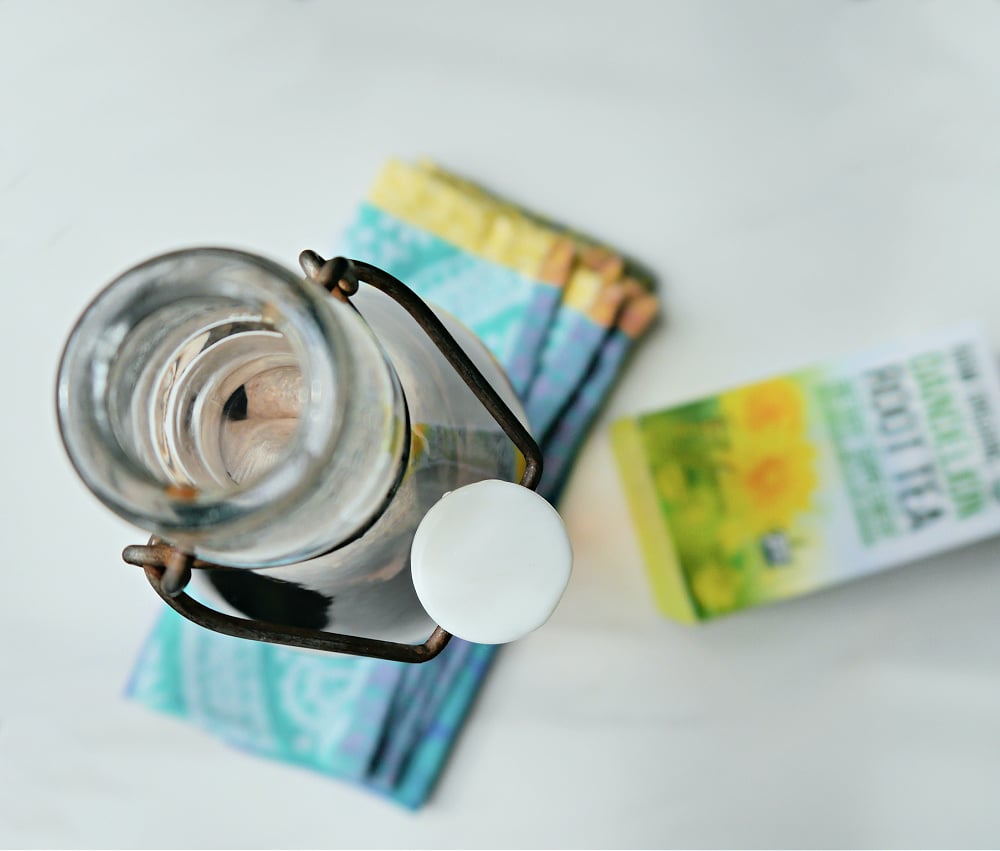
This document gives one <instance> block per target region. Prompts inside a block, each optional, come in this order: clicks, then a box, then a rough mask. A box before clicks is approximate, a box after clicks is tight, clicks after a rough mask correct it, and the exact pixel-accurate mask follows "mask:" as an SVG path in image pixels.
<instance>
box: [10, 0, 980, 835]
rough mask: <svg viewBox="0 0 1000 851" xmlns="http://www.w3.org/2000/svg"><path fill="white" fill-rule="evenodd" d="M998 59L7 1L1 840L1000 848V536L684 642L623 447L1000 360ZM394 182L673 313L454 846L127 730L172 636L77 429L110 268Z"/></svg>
mask: <svg viewBox="0 0 1000 851" xmlns="http://www.w3.org/2000/svg"><path fill="white" fill-rule="evenodd" d="M998 45H1000V3H997V2H994V0H980V1H979V2H976V1H975V0H969V2H940V1H939V2H924V3H916V2H912V3H893V2H887V0H868V1H867V2H857V1H856V0H855V1H854V2H848V0H828V2H813V3H801V2H795V0H790V2H754V3H749V2H748V3H740V2H729V3H722V2H664V3H657V2H649V3H644V4H643V3H629V2H621V0H619V2H617V3H602V4H597V3H582V2H581V3H569V2H567V3H535V2H504V3H492V4H486V3H462V2H426V3H420V4H417V3H395V4H393V3H386V2H356V3H351V4H348V3H322V2H289V0H273V1H272V2H242V3H236V2H232V3H223V2H212V3H204V2H195V1H194V0H186V1H185V2H156V3H142V4H140V3H130V2H88V3H77V2H68V0H67V2H31V0H0V272H2V276H3V287H4V295H5V310H4V315H5V316H6V317H7V322H6V323H5V325H4V330H3V333H2V334H0V344H2V346H3V349H2V357H3V361H2V362H3V363H6V364H7V367H6V369H5V370H4V377H5V381H6V386H7V391H6V396H7V399H8V403H7V414H6V416H5V417H3V418H2V420H0V434H2V438H3V439H2V441H0V446H2V447H3V469H4V471H5V481H4V487H3V489H2V494H0V500H2V506H3V517H4V518H5V520H4V525H3V544H4V549H5V557H4V559H3V581H2V585H0V592H2V593H0V646H2V648H3V649H2V651H0V844H2V845H14V846H26V847H27V846H74V845H83V846H104V847H113V846H155V847H162V846H171V847H176V846H205V847H214V846H219V847H230V846H246V847H262V848H270V847H280V846H288V847H322V846H354V847H363V846H381V847H386V846H404V847H424V846H436V847H479V846H498V845H499V846H510V847H520V846H532V847H538V846H566V845H573V846H603V845H612V846H634V845H643V846H676V845H680V846H691V847H695V846H699V847H700V846H718V845H726V846H730V845H737V846H771V847H785V846H814V845H817V846H854V845H861V846H873V845H885V846H897V845H904V846H910V847H913V846H924V845H939V846H951V847H955V846H977V845H995V844H996V843H997V842H998V841H1000V806H998V805H997V800H998V793H1000V569H998V564H997V562H998V559H1000V547H998V545H997V543H996V542H995V541H994V542H991V543H987V544H983V545H981V546H976V547H972V548H968V549H966V550H963V551H961V552H957V553H953V554H950V555H947V556H942V557H940V558H935V559H933V560H929V561H926V562H924V563H921V564H917V565H914V566H912V567H907V568H905V569H901V570H897V571H895V572H892V573H889V574H885V575H882V576H880V577H877V578H874V579H871V580H868V581H864V582H860V583H855V584H853V585H849V586H846V587H843V588H841V589H839V590H836V591H831V592H828V593H824V594H820V595H816V596H814V597H812V598H810V599H806V600H801V601H798V602H795V603H791V604H786V605H781V606H778V607H774V608H772V609H769V610H766V611H759V612H756V613H752V614H748V615H743V616H738V617H733V618H731V619H727V620H724V621H722V622H719V623H717V624H716V625H712V626H709V627H705V628H699V629H685V628H682V627H679V626H676V625H674V624H672V623H670V622H668V621H666V620H664V619H663V618H661V617H660V616H659V615H658V614H656V612H655V611H654V609H653V606H652V602H651V598H650V595H649V593H648V591H647V586H646V580H645V576H644V573H643V568H642V565H641V563H640V559H639V554H638V551H637V547H636V540H635V537H634V535H633V533H632V530H631V527H630V524H629V519H628V516H627V514H626V509H625V505H624V501H623V496H622V493H621V490H620V488H619V485H618V481H617V477H616V473H615V470H614V468H613V464H612V458H611V454H610V450H609V446H608V440H607V432H606V426H607V423H608V422H609V421H610V419H611V418H613V417H615V416H617V415H620V414H624V413H629V412H633V411H636V410H639V409H646V408H650V407H654V406H657V405H661V404H664V403H669V402H674V401H679V400H682V399H684V398H686V397H690V396H691V395H693V394H699V393H702V392H704V391H709V390H714V389H718V388H719V387H721V386H724V385H727V384H730V383H732V382H735V381H739V380H742V379H745V378H750V377H754V376H759V375H761V374H764V373H768V372H770V371H773V370H778V369H784V368H788V367H792V366H796V365H800V364H802V363H808V362H812V361H814V360H817V359H821V358H824V357H827V356H832V355H835V354H838V353H841V352H845V351H850V350H852V349H855V348H857V347H860V346H863V345H865V344H868V343H871V342H875V341H878V340H883V339H886V338H888V337H890V336H892V335H895V334H897V333H908V332H912V331H919V330H923V329H927V328H932V327H936V326H939V325H941V324H946V323H948V322H950V321H951V320H960V319H964V318H966V317H969V316H974V317H979V318H981V319H982V320H983V321H984V322H985V323H986V326H987V328H988V330H989V332H990V334H991V337H992V339H993V342H994V343H995V344H998V345H1000V286H998V278H1000V231H998V224H1000V191H998V190H1000V49H998ZM389 154H398V155H402V156H410V157H415V156H419V155H423V154H430V155H433V156H434V157H436V158H438V159H439V160H440V161H442V162H443V163H445V164H447V165H449V166H451V167H453V168H455V169H457V170H460V171H464V172H466V173H468V174H471V175H474V176H477V177H478V178H480V179H482V180H483V181H485V182H487V183H489V184H492V185H495V186H497V187H499V188H501V189H502V190H504V191H506V192H507V193H509V194H510V195H512V196H514V197H516V198H519V199H522V200H523V201H524V202H525V203H528V204H531V205H534V206H535V207H537V208H539V209H542V210H545V211H549V212H551V213H553V214H555V215H558V216H562V217H565V218H567V219H571V220H572V221H573V222H574V223H576V224H578V225H580V226H581V227H583V228H585V229H588V230H590V231H593V232H595V233H598V234H602V235H604V236H605V237H607V238H608V239H609V240H611V241H612V242H615V243H617V244H620V245H621V246H623V247H624V248H626V249H628V250H630V251H631V252H633V253H634V254H635V255H637V256H639V257H641V258H642V259H644V260H645V261H647V262H648V263H649V264H650V265H651V266H652V267H653V268H655V269H656V270H657V271H658V272H660V273H661V274H662V275H663V277H664V281H665V290H664V293H665V298H666V305H667V310H668V312H669V318H668V320H667V321H666V322H665V323H664V324H662V325H661V326H660V327H659V328H658V329H657V330H656V331H655V333H654V334H653V335H652V336H651V337H650V338H649V339H648V341H647V343H646V345H644V346H643V348H642V351H641V353H640V354H639V356H638V357H637V358H636V359H635V361H634V363H633V364H632V368H631V371H630V373H629V374H628V376H627V377H626V379H625V380H624V382H623V383H622V384H621V386H620V387H619V389H618V390H617V392H616V393H615V395H614V398H613V400H612V402H611V404H610V406H609V408H608V410H607V411H606V412H605V413H604V415H603V418H602V420H601V422H600V424H599V425H598V427H597V428H596V430H595V431H594V432H593V434H592V437H591V439H590V440H589V442H588V443H587V446H586V448H585V451H584V453H583V455H582V457H581V459H580V463H579V466H578V468H577V470H576V474H575V476H574V478H573V481H572V484H571V487H570V489H569V491H568V493H567V495H566V499H565V502H564V505H563V513H564V516H565V518H566V521H567V523H568V525H569V528H570V532H571V535H572V537H573V541H574V545H575V548H576V551H577V554H578V562H577V568H576V574H575V576H574V578H573V581H572V582H571V585H570V588H569V590H568V592H567V595H566V597H565V599H564V601H563V604H562V605H561V607H560V609H559V611H558V612H557V613H556V615H555V616H554V618H553V620H552V621H551V622H550V624H549V625H548V626H547V627H546V628H545V629H543V630H542V631H540V632H538V633H536V634H535V635H533V636H532V637H530V638H529V639H527V640H525V641H523V642H521V643H519V644H517V645H515V646H512V647H510V648H508V649H506V650H505V651H504V652H503V654H502V656H501V658H500V660H499V662H498V664H497V666H496V668H495V670H494V671H493V673H492V675H491V676H490V678H489V681H488V684H487V685H486V687H485V690H484V692H483V694H482V696H481V700H480V701H479V703H478V705H477V707H476V709H475V712H474V714H473V716H472V718H471V720H470V723H469V725H468V727H467V729H466V731H465V732H464V734H463V735H462V737H461V738H460V740H459V742H458V746H457V749H456V751H455V753H454V757H453V759H452V760H451V763H450V765H449V766H448V769H447V771H446V774H445V776H444V779H443V781H442V783H441V785H440V787H439V789H438V792H437V794H436V795H435V797H434V799H433V801H432V802H431V804H430V805H429V806H428V807H427V808H426V809H425V810H423V811H422V812H420V813H418V814H416V815H413V814H410V813H405V812H401V811H399V810H397V809H396V808H394V807H393V806H392V805H390V804H387V803H385V802H383V801H381V800H380V799H378V798H375V797H373V796H371V795H369V794H367V793H365V792H362V791H359V790H357V789H354V788H349V787H346V786H344V785H341V784H339V783H336V782H331V781H328V780H325V779H322V778H320V777H317V776H314V775H312V774H309V773H305V772H302V771H299V770H296V769H292V768H287V767H283V766H279V765H274V764H271V763H269V762H265V761H262V760H258V759H254V758H252V757H249V756H246V755H244V754H241V753H237V752H234V751H232V750H230V749H228V748H226V747H224V746H222V745H220V744H218V743H216V742H215V741H213V740H211V739H209V738H207V737H205V736H203V735H202V734H200V733H198V732H196V731H194V730H193V729H189V728H188V727H186V726H184V725H182V724H179V723H175V722H171V721H167V720H164V719H163V718H160V717H157V716H155V715H152V714H150V713H147V712H145V711H144V710H142V709H140V708H138V707H136V706H133V705H130V704H129V703H127V702H125V701H124V700H123V699H122V698H121V692H122V687H123V683H124V681H125V677H126V675H127V673H128V671H129V668H130V665H131V663H132V661H133V658H134V655H135V652H136V648H137V646H138V644H139V642H140V641H141V640H142V638H143V636H144V634H145V632H146V630H147V629H148V627H149V625H150V623H151V620H152V618H153V615H154V612H155V609H156V603H155V601H154V600H153V599H152V597H151V595H150V593H149V591H148V589H147V588H146V587H145V583H144V582H143V581H142V579H141V578H140V577H139V576H137V575H136V574H135V573H134V572H133V571H131V570H129V569H127V568H125V567H123V566H121V564H120V563H119V562H118V559H117V555H116V553H117V551H118V549H119V548H120V547H121V546H122V545H123V544H125V543H130V542H133V541H134V540H135V539H136V533H135V532H133V531H132V530H130V529H128V528H126V527H125V526H124V525H123V524H120V523H118V522H117V521H115V520H114V519H113V518H111V517H110V516H109V515H108V514H107V513H106V512H105V511H104V510H102V509H101V508H100V507H99V506H98V505H97V504H96V503H95V501H94V500H93V499H91V498H90V497H89V495H88V494H86V493H85V491H84V490H83V488H82V486H81V485H79V484H77V482H76V481H75V480H74V478H73V476H72V474H71V472H70V469H69V466H68V463H67V462H66V460H65V458H64V457H63V453H62V451H61V448H60V446H59V444H58V440H57V436H56V431H55V426H54V418H53V414H52V407H53V406H52V395H53V386H52V385H53V377H54V371H55V364H56V358H57V354H58V350H59V347H60V345H61V342H62V339H63V337H64V335H65V334H66V332H67V330H68V328H69V326H70V323H71V322H72V321H73V318H74V317H75V316H76V314H77V313H78V311H79V310H80V309H81V308H82V306H83V305H84V303H85V302H86V301H87V300H88V299H89V298H90V296H91V295H92V294H93V293H94V292H95V290H96V289H97V287H99V286H100V285H101V284H102V283H103V282H104V281H106V280H107V279H108V278H109V277H110V276H112V275H113V274H115V273H117V272H118V271H120V270H121V269H122V268H124V267H125V266H126V265H128V264H130V263H132V262H133V261H136V260H138V259H140V258H143V257H145V256H147V255H149V254H152V253H155V252H158V251H161V250H163V249H167V248H170V247H175V246H181V245H186V244H191V243H205V242H216V243H227V244H235V245H239V246H244V247H248V248H251V249H255V250H258V251H261V252H264V253H267V254H270V255H272V256H274V257H276V258H280V259H282V260H284V261H286V262H288V263H291V262H293V261H294V258H295V256H296V254H297V252H298V251H299V249H301V248H303V247H306V246H313V247H316V248H322V247H323V246H324V245H330V244H331V243H332V240H333V236H334V234H335V233H337V231H338V229H339V227H340V226H341V224H342V223H343V222H344V221H345V220H346V219H347V217H348V216H349V215H350V213H351V211H352V208H353V205H354V203H355V202H356V200H357V199H358V198H359V197H360V196H361V194H362V192H363V191H364V189H365V187H366V185H367V184H368V182H369V180H370V179H371V177H372V175H373V174H374V172H375V170H376V168H377V167H378V165H379V163H380V161H381V160H382V159H383V158H384V157H385V156H387V155H389ZM43 548H48V550H49V551H46V550H45V549H43Z"/></svg>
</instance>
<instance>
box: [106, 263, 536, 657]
mask: <svg viewBox="0 0 1000 851" xmlns="http://www.w3.org/2000/svg"><path fill="white" fill-rule="evenodd" d="M299 263H300V264H301V266H302V269H303V271H305V273H306V276H307V277H308V278H309V280H311V281H312V282H314V283H316V284H319V285H320V286H322V287H324V288H325V289H326V290H328V291H329V292H330V294H331V295H332V296H333V297H334V298H337V299H340V300H341V301H344V302H347V303H350V298H351V296H353V295H354V294H355V293H356V292H357V291H358V288H359V286H360V284H362V283H365V284H368V285H369V286H373V287H375V288H376V289H378V290H381V291H382V292H383V293H385V294H386V295H387V296H389V297H390V298H392V299H393V300H394V301H396V302H397V303H398V304H399V305H400V306H401V307H402V308H403V309H404V310H406V312H407V313H408V314H409V315H410V316H411V317H412V318H413V319H414V321H416V323H417V324H418V325H419V326H420V327H421V328H422V329H423V331H424V333H426V334H427V336H428V337H429V338H430V340H431V342H433V343H434V345H435V346H436V347H437V348H438V350H439V351H440V352H441V354H442V355H444V357H445V358H446V359H447V361H448V363H450V364H451V366H452V368H453V369H454V370H455V372H457V373H458V375H459V376H460V377H461V378H462V380H463V381H464V382H465V383H466V385H468V387H469V389H470V390H471V391H472V392H473V393H474V394H475V395H476V398H477V399H479V401H480V402H481V403H482V405H483V407H485V408H486V410H487V411H489V413H490V414H491V415H492V417H493V418H494V419H495V420H496V422H497V424H498V425H499V426H500V428H501V429H503V431H504V433H505V434H506V435H507V436H508V437H509V438H510V439H511V441H512V442H513V444H514V445H515V446H516V447H517V449H518V450H519V451H520V453H521V454H522V455H523V456H524V460H525V467H524V474H523V475H522V476H521V481H520V484H521V485H522V486H524V487H526V488H529V489H531V490H534V489H535V488H537V487H538V482H539V480H540V479H541V476H542V453H541V451H540V450H539V448H538V444H537V443H536V442H535V440H534V438H532V436H531V435H530V434H529V433H528V430H527V429H526V428H525V427H524V426H523V425H522V424H521V421H520V420H519V419H518V418H517V417H516V416H515V415H514V412H513V411H511V409H510V408H509V407H508V406H507V404H506V403H505V402H504V401H503V399H502V398H501V397H500V394H499V393H497V392H496V390H494V389H493V386H492V385H491V384H490V383H489V381H487V380H486V378H485V377H484V376H483V374H482V373H481V372H480V371H479V369H478V368H477V367H476V365H475V364H474V363H473V362H472V360H471V359H470V358H469V356H468V355H467V354H466V353H465V351H464V350H463V349H462V347H461V346H459V344H458V343H457V342H456V341H455V338H454V337H452V335H451V334H450V333H449V331H448V329H447V328H445V326H444V325H443V324H442V322H441V320H440V319H438V318H437V316H436V315H435V314H434V312H433V311H432V310H431V309H430V308H429V307H428V306H427V305H426V304H425V303H424V301H423V300H422V299H421V298H420V296H418V295H417V294H416V293H415V292H413V290H411V289H410V288H409V287H408V286H406V284H404V283H403V282H402V281H400V280H399V279H397V278H394V277H393V276H392V275H390V274H389V273H388V272H385V271H383V270H382V269H379V268H377V267H376V266H372V265H370V264H369V263H364V262H362V261H360V260H349V259H347V258H346V257H334V258H332V259H330V260H324V259H323V258H322V257H320V255H319V254H317V253H316V252H315V251H309V250H306V251H303V252H302V253H301V254H300V255H299ZM122 557H123V558H124V560H125V561H126V562H128V563H129V564H134V565H138V566H139V567H142V568H143V570H144V571H145V573H146V579H147V580H149V584H150V585H151V586H152V587H153V590H154V591H156V593H157V594H159V595H160V597H161V598H162V599H163V600H164V601H165V602H166V603H167V605H169V606H170V607H171V608H172V609H173V610H174V611H176V612H179V613H180V614H182V615H183V616H184V617H186V618H187V619H188V620H189V621H192V622H193V623H196V624H198V626H202V627H205V628H206V629H211V630H213V631H215V632H220V633H223V634H224V635H231V636H234V637H236V638H247V639H251V640H253V641H264V642H267V643H270V644H286V645H288V646H291V647H305V648H309V649H311V650H326V651H330V652H334V653H349V654H353V655H355V656H372V657H375V658H377V659H391V660H393V661H397V662H426V661H428V660H429V659H433V658H434V657H435V656H437V654H438V653H440V652H441V651H442V650H443V649H444V648H445V645H447V643H448V642H449V641H450V640H451V633H449V632H447V631H446V630H445V629H443V628H442V627H441V626H436V627H435V629H434V631H433V632H432V633H431V635H430V637H429V638H428V639H427V640H426V641H425V642H424V643H423V644H416V645H414V644H400V643H397V642H393V641H380V640H378V639H372V638H362V637H359V636H354V635H341V634H339V633H333V632H326V631H323V630H316V629H304V628H301V627H294V626H285V625H283V624H276V623H270V622H268V621H260V620H249V619H246V618H238V617H234V616H232V615H227V614H224V613H222V612H219V611H216V610H215V609H212V608H209V607H208V606H205V605H203V604H202V603H199V602H198V601H197V600H195V599H194V598H193V597H191V596H190V595H188V594H186V593H184V589H185V587H186V586H187V584H188V582H189V581H190V580H191V571H192V569H195V570H199V569H211V568H214V567H218V566H219V565H215V564H211V563H209V562H205V561H202V560H200V559H196V558H194V557H193V556H192V555H190V554H187V553H184V552H181V551H180V550H178V549H176V548H174V547H172V546H170V545H169V544H167V543H164V542H163V541H161V540H159V539H158V538H156V537H153V538H150V540H149V543H148V544H146V545H139V546H130V547H126V548H125V551H124V552H123V553H122Z"/></svg>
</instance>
